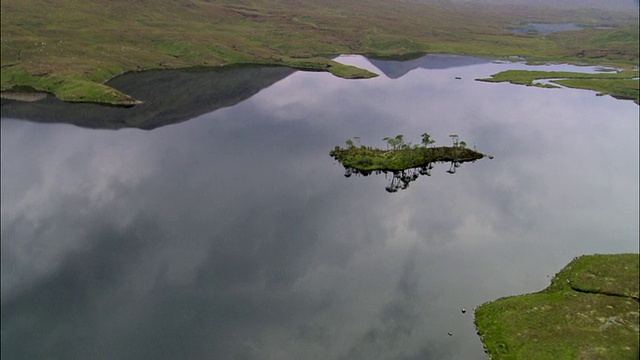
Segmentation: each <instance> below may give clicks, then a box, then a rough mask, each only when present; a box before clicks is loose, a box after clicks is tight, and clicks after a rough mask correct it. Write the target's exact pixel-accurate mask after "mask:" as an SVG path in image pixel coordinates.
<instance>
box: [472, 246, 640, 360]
mask: <svg viewBox="0 0 640 360" xmlns="http://www.w3.org/2000/svg"><path fill="white" fill-rule="evenodd" d="M639 259H640V255H638V254H615V255H588V256H581V257H578V258H576V259H574V260H573V261H572V262H571V263H569V264H568V265H567V266H566V267H565V268H564V269H562V270H561V271H560V272H559V273H558V274H557V275H556V276H555V277H554V278H553V280H552V282H551V285H550V286H549V287H548V288H546V289H544V290H542V291H540V292H538V293H534V294H528V295H519V296H513V297H507V298H502V299H499V300H496V301H493V302H489V303H486V304H483V305H481V306H480V307H478V308H477V309H476V312H475V323H476V326H477V328H478V334H479V335H480V337H481V339H482V342H483V344H484V346H485V349H486V351H487V353H488V354H489V356H490V358H491V359H493V360H502V359H518V360H527V359H535V360H545V359H549V360H551V359H553V360H557V359H611V360H614V359H615V360H619V359H637V358H638V350H639V345H638V342H639V340H638V339H639V330H638V323H639V321H640V319H639V315H638V309H639V302H638V301H639V297H638V293H639V290H638V287H639V281H640V280H639V275H638V274H639Z"/></svg>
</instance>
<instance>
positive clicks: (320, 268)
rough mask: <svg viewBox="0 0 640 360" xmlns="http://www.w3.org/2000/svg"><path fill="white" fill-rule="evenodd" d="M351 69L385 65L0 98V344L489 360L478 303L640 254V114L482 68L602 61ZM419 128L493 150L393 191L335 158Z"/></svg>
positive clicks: (20, 351)
mask: <svg viewBox="0 0 640 360" xmlns="http://www.w3.org/2000/svg"><path fill="white" fill-rule="evenodd" d="M338 60H339V61H341V62H344V63H348V64H355V65H358V66H361V67H365V68H368V69H370V70H372V71H375V72H377V73H379V74H381V76H379V77H378V78H374V79H367V80H344V79H339V78H336V77H334V76H332V75H330V74H326V73H316V72H294V71H292V70H289V69H284V68H264V69H259V68H236V69H232V70H229V71H230V72H225V71H222V72H220V71H218V72H211V71H196V72H168V73H163V72H149V73H141V74H128V75H125V76H124V77H122V78H119V79H115V80H114V81H113V83H112V85H113V86H115V87H118V88H120V89H128V90H129V91H130V92H131V93H132V95H134V97H136V98H138V99H140V100H144V101H145V104H144V106H140V107H133V108H130V109H122V108H105V107H101V106H96V105H89V104H81V105H78V104H75V105H69V104H64V103H61V102H59V101H56V100H55V99H45V100H41V101H36V102H33V103H18V102H13V101H9V100H7V101H5V100H3V103H2V104H3V107H2V121H1V127H2V132H1V140H2V142H1V156H2V160H1V166H2V169H1V170H2V171H1V180H2V181H1V192H2V193H1V194H2V198H1V220H2V222H1V227H2V229H1V230H2V234H1V235H2V249H1V250H2V253H1V299H2V313H1V315H2V320H1V321H2V337H1V355H2V358H3V359H32V358H48V359H89V358H91V359H179V358H184V359H283V358H287V359H289V358H290V359H484V358H485V355H484V352H483V348H482V344H481V342H480V340H479V338H478V336H477V335H476V330H475V327H474V325H473V308H474V307H476V306H478V305H480V304H482V303H484V302H486V301H491V300H494V299H496V298H499V297H502V296H508V295H516V294H521V293H528V292H535V291H539V290H541V289H543V288H545V287H546V286H547V285H548V284H549V281H550V279H551V277H552V276H553V275H554V274H555V273H556V272H557V271H559V270H560V269H561V268H562V267H563V266H564V265H566V264H567V263H568V262H569V261H571V259H573V258H574V257H575V256H578V255H582V254H593V253H620V252H638V251H639V249H638V236H639V226H638V217H639V211H638V205H639V204H638V196H639V194H638V183H639V178H638V170H639V169H638V161H639V154H638V147H639V140H638V134H639V126H638V124H639V122H638V105H636V104H634V103H633V102H632V101H622V100H616V99H613V98H611V97H608V96H601V97H598V96H595V92H593V91H586V90H574V89H541V88H534V87H524V86H516V85H511V84H491V83H484V82H478V81H475V80H474V79H476V78H480V77H488V76H490V75H491V74H494V73H497V72H499V71H503V70H507V69H543V70H579V71H596V70H597V69H595V68H577V67H575V66H569V65H548V66H538V67H531V66H527V65H525V64H523V63H499V62H491V61H489V60H483V59H477V58H466V57H457V56H445V55H430V56H427V57H425V58H423V59H419V60H414V63H413V64H411V65H407V63H401V62H393V61H391V62H379V61H373V60H372V61H369V60H367V59H366V58H363V57H361V56H342V57H340V58H338ZM374 64H377V66H376V65H374ZM447 64H448V65H447ZM387 74H388V75H387ZM456 78H459V79H456ZM196 79H197V80H196ZM220 79H225V80H224V81H223V80H220ZM145 84H146V86H145ZM231 89H233V91H232V90H231ZM243 89H244V91H243ZM134 93H135V94H134ZM194 99H195V100H194ZM18 119H20V120H18ZM25 119H28V120H29V121H25ZM73 124H77V125H82V126H85V127H80V126H76V125H73ZM140 128H144V129H152V130H150V131H149V130H141V129H140ZM112 129H119V130H112ZM424 132H428V133H429V134H431V136H432V137H433V138H434V139H435V140H436V141H437V142H436V143H435V145H436V146H437V145H449V144H450V143H451V140H450V139H449V135H450V134H454V133H455V134H458V135H459V136H460V140H464V141H466V143H467V144H468V146H469V147H477V150H478V151H481V152H483V153H486V154H490V155H493V156H494V158H493V159H491V160H489V159H481V160H478V161H476V162H475V163H465V164H463V165H462V166H461V167H460V168H458V169H457V171H456V173H455V174H453V175H452V174H448V173H447V172H446V170H447V169H448V168H449V166H448V164H437V165H436V166H435V168H434V169H433V171H432V176H430V177H427V176H422V177H420V178H419V179H417V180H416V181H414V182H412V183H411V185H410V186H409V187H408V188H407V189H404V190H401V191H398V192H397V193H392V194H390V193H388V192H386V191H385V186H386V185H387V183H388V181H389V180H390V176H389V175H387V176H386V177H385V175H371V176H366V177H364V176H351V177H349V178H346V177H345V176H343V174H344V168H343V167H342V166H341V165H340V164H338V163H335V161H334V160H333V159H332V158H331V157H330V156H329V151H330V150H331V149H333V148H334V146H336V145H341V146H344V144H345V140H347V139H350V138H352V137H354V136H359V137H360V141H361V142H362V144H366V145H371V146H375V147H384V146H385V144H384V142H383V141H382V138H384V137H387V136H395V135H398V134H403V135H404V138H405V141H412V142H413V143H420V134H422V133H424ZM462 309H465V310H466V312H464V313H463V311H462Z"/></svg>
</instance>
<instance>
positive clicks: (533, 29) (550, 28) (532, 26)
mask: <svg viewBox="0 0 640 360" xmlns="http://www.w3.org/2000/svg"><path fill="white" fill-rule="evenodd" d="M582 29H583V27H582V26H578V25H576V24H574V23H561V24H546V23H529V24H527V25H526V26H525V27H524V28H523V29H514V30H513V31H515V32H517V33H536V34H540V35H546V34H550V33H554V32H560V31H575V30H582Z"/></svg>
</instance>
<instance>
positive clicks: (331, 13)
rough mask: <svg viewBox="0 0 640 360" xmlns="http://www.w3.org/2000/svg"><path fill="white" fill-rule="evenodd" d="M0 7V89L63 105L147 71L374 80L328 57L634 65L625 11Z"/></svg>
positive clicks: (105, 93) (150, 0) (289, 4)
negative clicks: (557, 27)
mask: <svg viewBox="0 0 640 360" xmlns="http://www.w3.org/2000/svg"><path fill="white" fill-rule="evenodd" d="M1 5H2V11H1V46H2V59H1V60H2V61H1V75H2V81H1V89H2V90H11V89H13V90H37V91H45V92H48V93H51V94H54V95H55V96H57V97H58V98H60V99H63V100H66V101H81V102H85V101H88V102H104V103H112V104H121V105H131V104H135V103H136V101H137V100H144V99H133V98H131V97H130V96H128V95H127V94H124V93H121V92H119V91H117V90H115V89H111V88H109V87H108V86H105V85H104V83H105V82H106V81H107V80H108V79H110V78H112V77H114V76H117V75H119V74H122V73H124V72H128V71H141V70H148V69H165V68H184V67H193V66H223V65H227V64H269V65H281V66H289V67H293V68H296V69H304V70H313V71H328V72H331V73H333V74H335V75H337V76H341V77H346V78H365V77H370V76H373V75H374V74H372V73H369V72H367V71H365V70H361V69H357V68H353V67H350V66H346V65H340V64H337V63H335V62H333V61H331V60H328V59H327V57H328V56H329V55H337V54H343V53H349V54H354V53H355V54H367V55H374V56H376V57H385V56H402V55H404V54H423V53H433V52H443V53H454V54H469V55H478V56H484V57H490V58H504V57H508V56H512V55H520V56H524V57H526V58H528V59H529V60H531V61H549V60H554V61H562V62H580V63H584V64H595V63H598V64H614V65H616V66H621V67H629V66H634V65H637V64H638V36H637V32H638V25H637V22H638V16H637V14H634V13H624V12H607V11H599V10H598V11H596V10H580V11H573V10H558V11H555V12H553V13H551V12H549V11H543V10H542V9H536V8H522V9H520V8H513V7H507V8H505V7H485V6H480V5H453V4H447V3H439V2H438V3H435V2H434V3H432V4H428V3H419V2H406V1H400V0H390V1H385V0H371V1H367V2H364V1H361V0H345V1H338V0H329V1H325V2H322V3H318V2H314V1H311V0H287V1H277V2H276V1H267V0H257V1H251V2H248V1H235V2H229V1H224V0H214V1H204V0H189V1H187V0H185V1H168V0H146V1H135V2H132V1H125V0H114V1H109V2H97V1H85V2H76V1H71V0H60V1H56V2H50V1H46V0H2V2H1ZM567 21H571V22H576V23H578V24H580V25H584V26H587V27H588V28H587V30H583V31H577V32H576V31H573V32H565V33H556V34H553V36H531V35H526V34H516V33H514V32H513V31H511V30H509V29H512V28H517V27H522V26H524V24H525V23H527V22H567ZM602 26H606V27H609V28H606V29H604V28H598V27H602ZM569 45H570V46H569Z"/></svg>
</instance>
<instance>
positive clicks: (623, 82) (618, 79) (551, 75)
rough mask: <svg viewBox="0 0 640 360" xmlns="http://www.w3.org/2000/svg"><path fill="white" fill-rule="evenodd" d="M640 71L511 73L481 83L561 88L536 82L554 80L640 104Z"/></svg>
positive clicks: (501, 73) (500, 74)
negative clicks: (506, 83)
mask: <svg viewBox="0 0 640 360" xmlns="http://www.w3.org/2000/svg"><path fill="white" fill-rule="evenodd" d="M638 76H639V74H638V70H627V71H621V72H616V73H598V74H585V73H576V72H565V71H526V70H507V71H503V72H500V73H497V74H494V75H492V76H491V77H490V78H485V79H477V80H479V81H486V82H509V83H511V84H519V85H526V86H539V87H551V88H553V87H558V86H554V85H552V84H541V83H537V82H535V81H536V80H545V79H553V80H551V81H550V82H551V83H555V84H558V85H562V86H566V87H570V88H577V89H587V90H595V91H598V92H599V95H611V96H613V97H615V98H618V99H626V100H633V101H635V102H636V104H640V81H638V79H637V78H638Z"/></svg>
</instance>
